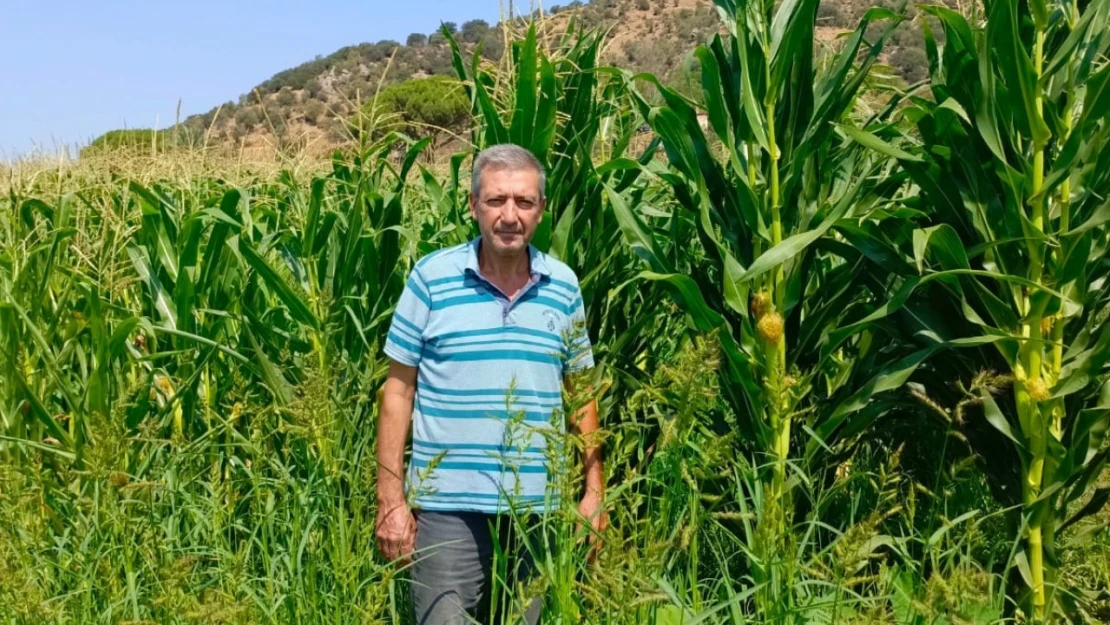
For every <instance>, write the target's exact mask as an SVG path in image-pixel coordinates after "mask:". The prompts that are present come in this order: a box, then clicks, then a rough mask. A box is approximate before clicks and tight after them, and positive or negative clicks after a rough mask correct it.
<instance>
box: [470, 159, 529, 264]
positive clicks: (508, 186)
mask: <svg viewBox="0 0 1110 625" xmlns="http://www.w3.org/2000/svg"><path fill="white" fill-rule="evenodd" d="M543 207H544V200H543V199H542V198H541V197H540V176H539V172H537V171H536V170H534V169H531V168H524V169H505V168H496V169H495V168H486V169H485V170H484V171H483V172H482V186H481V189H479V192H478V196H477V197H475V196H473V195H471V196H470V214H471V215H473V216H474V219H476V220H477V221H478V228H479V229H480V230H481V231H482V242H483V243H484V244H485V245H486V246H487V247H488V249H489V250H490V251H491V252H493V253H494V254H497V255H498V256H512V255H515V254H518V253H520V252H521V251H523V250H524V249H525V248H526V247H528V242H529V241H531V240H532V235H534V234H535V233H536V226H538V225H540V222H541V221H542V220H543Z"/></svg>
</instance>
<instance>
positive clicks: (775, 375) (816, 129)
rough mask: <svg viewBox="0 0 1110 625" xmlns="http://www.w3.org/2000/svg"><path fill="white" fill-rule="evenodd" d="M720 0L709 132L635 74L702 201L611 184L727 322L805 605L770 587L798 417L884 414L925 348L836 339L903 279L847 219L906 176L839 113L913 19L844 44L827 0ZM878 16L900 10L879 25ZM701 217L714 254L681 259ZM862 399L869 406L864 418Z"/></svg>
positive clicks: (631, 225) (699, 320) (689, 190)
mask: <svg viewBox="0 0 1110 625" xmlns="http://www.w3.org/2000/svg"><path fill="white" fill-rule="evenodd" d="M717 5H718V8H719V10H720V12H721V14H722V15H723V16H724V19H725V24H726V26H727V28H728V36H726V37H721V36H717V37H714V39H713V40H712V42H711V43H709V44H708V45H706V46H701V47H699V48H698V49H697V51H696V52H695V54H696V57H697V59H698V61H699V62H700V66H701V76H702V78H701V87H702V92H703V96H704V102H705V111H706V115H707V117H708V127H709V131H708V136H707V134H706V133H705V132H703V131H702V129H701V127H700V126H699V123H698V120H697V109H696V107H695V104H694V103H693V102H691V101H690V100H688V99H687V98H685V97H683V96H682V95H681V94H679V93H678V92H676V91H674V90H672V89H669V88H667V87H666V86H664V85H662V84H659V83H658V81H655V80H654V79H653V78H652V77H651V76H636V77H630V78H631V80H639V79H644V80H646V81H648V82H650V83H652V85H653V86H654V87H655V89H656V90H657V91H658V92H659V94H660V97H661V100H662V101H661V103H659V104H653V103H652V102H650V101H649V100H648V99H647V97H645V96H643V95H642V94H639V91H636V93H637V94H638V95H637V98H638V103H639V108H640V110H641V111H642V114H643V116H644V117H645V118H646V119H647V121H648V123H649V124H651V127H652V128H653V129H654V131H655V132H656V133H657V134H658V135H659V137H660V138H661V139H662V142H663V145H664V147H665V148H666V153H667V157H668V160H669V161H670V165H671V171H669V172H666V173H663V174H660V175H661V177H662V178H663V180H664V181H665V182H667V183H668V184H669V185H670V186H671V188H672V189H673V191H674V193H675V197H676V198H677V200H678V202H679V203H680V204H681V205H682V206H683V208H684V209H685V211H684V213H685V215H683V216H681V217H680V218H677V219H674V220H672V223H671V224H669V225H668V229H669V230H668V231H662V230H658V229H657V230H656V231H654V232H653V231H652V228H651V227H649V224H648V223H647V220H645V219H643V218H642V217H641V216H640V215H638V214H637V212H636V211H635V206H633V205H631V204H627V205H626V203H624V202H622V201H621V199H620V198H621V196H620V194H619V193H616V192H615V191H616V190H615V189H614V192H613V193H611V194H610V197H611V199H612V200H613V201H614V203H617V204H619V205H621V212H620V217H621V220H622V227H623V229H624V231H625V234H626V238H627V239H628V241H629V243H630V244H631V245H632V246H633V248H634V249H635V250H636V252H637V254H639V255H640V256H641V257H642V258H644V259H645V260H646V262H647V264H648V265H649V267H650V271H649V272H647V273H645V274H644V275H645V277H647V278H649V279H651V280H654V281H662V282H664V283H666V284H667V285H668V286H669V287H670V288H671V289H672V292H673V295H674V297H675V300H676V301H677V302H678V303H679V305H680V306H682V307H683V308H684V309H685V311H686V312H687V313H688V315H689V317H690V319H691V321H692V324H693V325H694V327H695V328H697V329H698V330H702V331H706V330H711V329H717V328H720V329H721V331H720V336H721V345H722V350H723V354H724V363H723V365H722V376H723V378H722V393H723V394H724V396H725V397H726V398H728V401H729V404H730V406H731V407H732V409H733V411H734V412H735V413H736V414H737V415H738V424H739V426H740V427H741V428H742V431H741V432H740V434H741V439H742V440H747V441H751V443H752V445H753V447H754V448H755V450H756V451H757V453H758V454H759V455H760V458H759V461H758V464H760V465H762V466H764V467H765V470H764V471H763V475H764V476H765V478H766V482H765V483H764V485H763V488H762V492H761V493H760V495H759V499H760V500H761V501H762V502H763V505H764V506H766V507H767V510H765V511H764V514H763V515H762V519H765V521H766V522H765V523H764V527H762V528H761V532H762V533H761V536H763V540H762V542H763V544H764V545H766V546H768V547H767V548H766V549H765V550H764V551H763V552H762V554H761V555H760V556H759V557H756V558H754V562H753V567H754V569H755V571H756V581H757V582H758V583H764V582H766V583H767V591H766V593H764V599H763V609H766V610H769V611H772V610H773V609H777V608H772V605H771V604H772V603H773V604H774V605H775V606H777V607H778V608H782V609H787V610H788V609H789V608H788V606H789V599H787V600H786V601H785V602H783V601H780V600H779V599H772V598H771V597H772V595H774V594H775V593H779V592H783V591H782V590H779V589H783V588H789V586H790V576H791V573H790V569H789V566H779V565H778V564H776V562H775V559H776V558H779V557H781V556H782V554H783V553H785V552H786V551H788V549H784V548H783V544H782V543H781V542H780V541H783V540H785V538H784V536H785V533H786V531H785V525H784V523H785V522H786V519H787V516H788V515H787V513H786V512H785V510H786V509H787V508H788V507H789V501H788V500H789V497H788V496H787V494H788V479H787V465H788V463H789V462H790V460H791V441H792V438H793V433H794V427H795V425H796V424H797V423H800V424H801V425H802V426H803V427H805V428H807V429H810V431H811V432H814V429H816V430H818V431H819V434H820V438H822V439H824V440H821V441H820V445H822V446H825V447H826V448H827V447H828V445H829V444H830V443H831V442H832V440H833V439H834V438H835V437H836V433H837V431H838V430H844V429H852V430H854V431H859V430H860V429H861V428H862V427H863V425H862V423H864V422H866V421H867V420H869V419H874V418H875V417H877V415H879V414H881V413H882V412H883V410H884V407H883V404H882V402H879V403H876V404H871V405H868V403H869V401H870V399H871V396H872V395H873V394H876V393H879V392H881V391H884V390H888V389H890V388H893V387H895V386H897V385H899V384H900V382H901V380H903V379H904V377H905V376H906V375H907V373H908V372H909V371H911V370H912V368H913V367H914V365H915V364H916V363H917V362H919V361H920V356H919V355H914V356H912V357H911V356H906V357H905V359H902V358H900V357H902V356H905V354H904V353H903V352H899V350H897V349H895V350H886V349H884V346H883V345H882V343H883V340H882V338H881V335H879V334H874V333H872V332H869V331H867V332H858V333H857V334H856V335H855V339H854V340H853V341H852V342H850V344H846V343H841V344H840V345H838V346H837V347H836V349H835V350H825V349H824V345H823V344H825V343H826V342H827V338H828V334H829V333H830V332H831V331H832V330H833V329H834V328H836V327H837V326H840V325H844V324H846V323H847V322H849V321H852V320H857V319H859V318H861V317H863V316H864V315H865V314H867V312H869V311H870V310H871V309H873V308H874V307H876V306H878V305H879V303H880V302H881V301H882V299H883V298H885V295H886V285H885V284H883V283H882V281H875V280H872V279H871V278H870V276H869V275H867V274H868V270H867V265H868V263H867V261H866V260H865V252H866V250H865V249H862V248H861V249H856V248H853V247H852V246H851V245H849V244H846V243H845V241H844V239H843V238H841V237H838V236H834V230H833V229H834V227H839V226H850V225H851V224H853V223H855V224H871V225H875V224H878V223H879V222H881V221H882V220H883V219H885V216H884V215H882V214H880V213H877V212H873V211H872V208H873V206H874V204H875V201H876V199H877V198H881V197H883V196H885V195H889V194H890V193H892V192H893V190H894V189H895V188H896V187H897V184H898V182H897V179H890V180H887V179H885V178H884V173H885V172H884V168H887V169H889V166H888V165H887V164H884V163H883V162H882V159H876V157H874V156H871V155H868V154H866V153H865V152H861V151H860V150H859V149H857V146H853V145H852V144H850V143H846V142H845V141H844V140H843V139H842V137H841V136H840V135H838V134H837V132H836V127H835V125H834V124H835V123H837V122H839V121H842V120H844V119H845V118H846V117H847V116H848V115H849V114H851V112H852V110H853V108H854V105H855V103H856V97H857V94H858V92H859V90H860V88H861V87H862V86H863V85H864V84H865V82H866V81H867V78H868V75H869V71H870V69H871V67H872V65H873V64H874V63H875V61H876V59H877V58H878V56H879V54H880V52H881V50H882V47H883V44H884V42H885V40H886V38H887V37H889V35H890V33H891V32H892V29H893V28H894V26H895V25H896V24H897V23H898V22H899V18H898V15H897V14H895V13H893V12H891V11H887V10H873V11H872V12H869V13H868V14H867V15H866V16H865V17H864V18H863V19H862V20H861V22H860V24H859V26H858V27H857V28H856V29H855V31H854V32H853V33H852V34H851V35H850V37H849V38H848V39H847V41H846V42H844V44H843V45H842V47H841V48H840V49H839V50H837V51H835V52H832V53H830V54H829V55H820V54H818V53H817V51H816V50H815V48H814V43H813V29H814V21H815V17H816V11H817V2H811V1H808V0H800V1H797V2H784V3H782V4H781V6H779V7H778V8H776V7H775V6H774V5H773V4H772V3H762V2H748V1H740V2H733V1H732V0H721V1H720V2H718V3H717ZM874 21H883V22H885V23H886V26H885V27H883V28H880V29H878V32H879V35H878V38H877V39H876V40H875V41H873V42H872V41H866V40H865V35H866V33H867V32H868V27H869V26H870V25H871V24H872V23H873V22H874ZM857 59H860V60H859V62H858V63H857ZM691 222H692V223H691ZM664 232H666V234H664ZM688 233H696V237H697V239H698V241H699V242H700V243H701V247H702V248H703V250H704V253H705V255H706V257H707V260H708V262H705V263H698V264H695V265H693V266H692V268H691V270H690V271H689V273H681V272H679V271H678V270H677V268H676V265H675V263H674V262H673V261H672V260H671V259H669V258H668V257H667V255H666V254H664V253H663V252H662V251H661V249H660V245H659V242H660V241H661V240H662V239H664V237H668V236H669V237H671V238H676V239H678V238H682V237H684V236H689V234H688ZM864 407H867V410H864V411H862V412H860V409H861V408H864ZM857 413H858V414H857ZM851 415H856V418H858V419H861V420H862V421H859V422H857V423H855V424H853V426H852V427H851V428H848V427H847V426H845V425H844V424H845V420H846V419H848V418H849V416H851ZM814 433H817V432H814ZM776 511H777V512H776ZM776 613H777V612H776Z"/></svg>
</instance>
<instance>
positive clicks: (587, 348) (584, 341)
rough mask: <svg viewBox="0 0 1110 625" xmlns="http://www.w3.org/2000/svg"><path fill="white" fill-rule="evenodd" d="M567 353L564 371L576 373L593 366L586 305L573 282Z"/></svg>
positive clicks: (580, 292)
mask: <svg viewBox="0 0 1110 625" xmlns="http://www.w3.org/2000/svg"><path fill="white" fill-rule="evenodd" d="M567 329H568V331H569V335H568V337H567V345H568V353H567V362H566V366H565V367H563V371H564V373H577V372H579V371H584V370H586V369H590V368H592V367H593V366H594V353H593V347H592V346H591V344H590V335H589V333H588V332H587V330H586V307H585V305H584V303H583V302H582V291H581V290H580V289H579V288H578V283H577V282H575V284H574V299H573V300H572V301H571V303H570V323H569V327H568V328H567Z"/></svg>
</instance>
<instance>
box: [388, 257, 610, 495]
mask: <svg viewBox="0 0 1110 625" xmlns="http://www.w3.org/2000/svg"><path fill="white" fill-rule="evenodd" d="M480 241H481V238H480V237H479V238H476V239H474V240H473V241H471V242H469V243H465V244H462V245H459V246H456V247H451V248H447V249H444V250H440V251H438V252H434V253H432V254H429V255H427V256H425V257H424V258H422V259H421V260H420V261H419V262H417V263H416V266H415V267H414V268H413V271H412V273H411V274H410V275H409V278H408V281H407V283H406V284H405V289H404V291H403V292H402V294H401V298H400V300H398V302H397V307H396V309H395V311H394V313H393V320H392V324H391V325H390V329H389V334H388V336H387V339H386V344H385V353H386V355H387V356H389V357H390V358H392V359H394V360H396V361H398V362H400V363H403V364H406V365H409V366H413V367H416V368H417V385H416V399H415V401H414V405H413V423H412V458H411V460H410V462H409V468H408V475H407V480H406V481H407V484H406V488H407V490H408V492H409V493H410V495H415V497H414V498H412V499H413V500H414V501H415V504H414V505H415V507H417V508H423V509H427V510H441V511H473V512H486V513H498V512H506V511H508V510H509V509H510V508H513V509H517V510H521V509H532V510H535V509H537V508H538V507H540V505H541V504H543V503H544V502H545V501H547V502H549V503H550V502H551V501H553V499H554V497H557V494H556V493H555V490H554V489H553V488H550V489H549V482H551V483H552V484H551V485H552V486H553V485H554V484H553V483H554V482H555V481H556V480H555V479H554V478H555V476H554V475H553V472H552V471H549V467H548V454H547V446H548V443H549V442H552V443H555V444H558V442H559V441H561V440H562V439H563V436H564V435H565V433H566V429H565V427H566V426H565V423H566V419H565V415H563V413H562V409H563V400H562V382H563V376H564V375H565V374H567V373H569V372H572V371H577V370H581V369H585V368H588V367H592V366H593V354H592V351H591V348H590V342H589V338H588V336H587V335H586V333H585V329H584V310H583V304H582V293H581V291H580V290H579V288H578V279H577V277H576V276H575V275H574V272H573V271H571V269H570V268H569V267H567V266H566V265H564V264H563V263H561V262H559V261H557V260H555V259H554V258H551V257H550V256H548V255H547V254H544V253H542V252H540V251H538V250H537V249H535V248H534V247H532V246H529V248H528V253H529V265H530V266H529V269H530V273H531V276H530V279H529V281H528V283H527V284H526V286H525V287H524V288H523V289H521V291H520V293H519V294H517V295H516V296H515V297H514V298H512V299H510V298H508V297H506V296H505V294H503V293H502V292H501V291H500V290H499V289H498V288H497V287H496V286H494V285H493V284H492V283H490V282H489V281H488V280H486V279H485V278H484V277H483V276H482V272H481V270H480V269H479V267H478V246H479V243H480ZM552 451H554V449H553V450H552ZM545 497H546V499H545Z"/></svg>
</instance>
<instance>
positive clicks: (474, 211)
mask: <svg viewBox="0 0 1110 625" xmlns="http://www.w3.org/2000/svg"><path fill="white" fill-rule="evenodd" d="M468 204H470V216H471V217H473V218H474V221H478V198H477V197H475V196H474V194H473V193H471V194H470V195H469V200H468Z"/></svg>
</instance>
